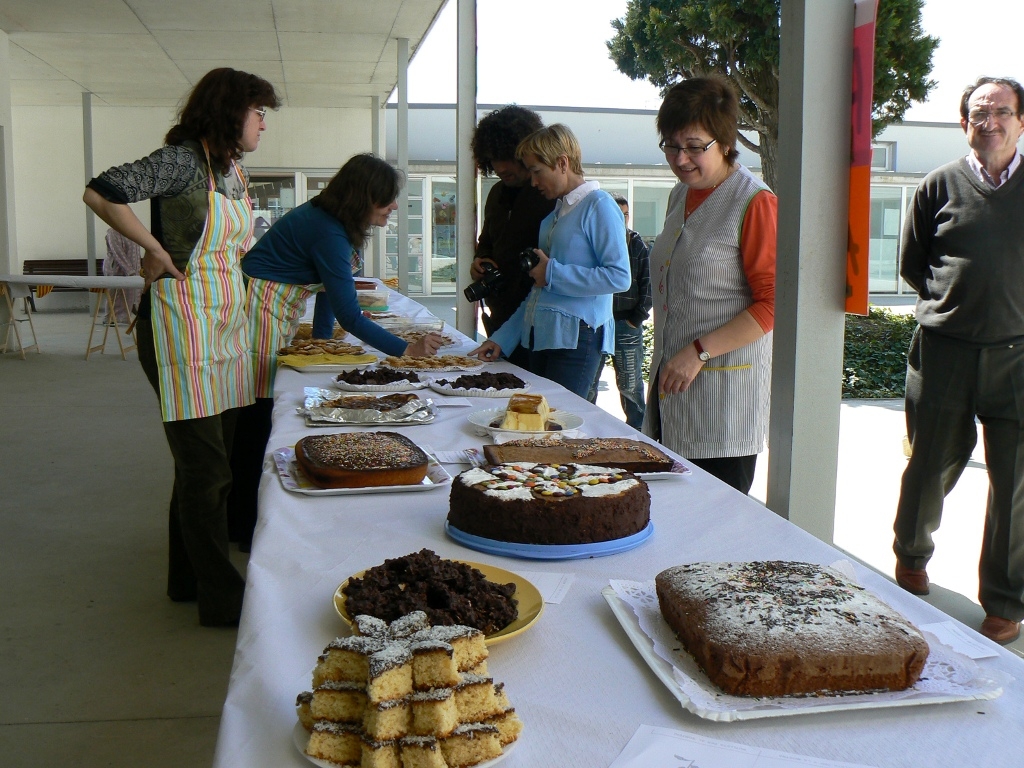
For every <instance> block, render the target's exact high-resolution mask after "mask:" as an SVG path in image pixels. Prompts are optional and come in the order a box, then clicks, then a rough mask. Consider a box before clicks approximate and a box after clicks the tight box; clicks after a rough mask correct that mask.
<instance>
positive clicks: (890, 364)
mask: <svg viewBox="0 0 1024 768" xmlns="http://www.w3.org/2000/svg"><path fill="white" fill-rule="evenodd" d="M915 327H917V321H916V320H915V319H914V315H913V314H912V313H910V314H900V313H897V312H891V311H890V310H888V309H882V308H880V307H871V309H869V310H868V316H867V317H862V316H860V315H847V316H846V338H845V340H844V343H843V397H858V398H891V397H903V394H904V388H905V385H906V377H907V350H908V349H909V348H910V337H911V336H913V335H914V328H915Z"/></svg>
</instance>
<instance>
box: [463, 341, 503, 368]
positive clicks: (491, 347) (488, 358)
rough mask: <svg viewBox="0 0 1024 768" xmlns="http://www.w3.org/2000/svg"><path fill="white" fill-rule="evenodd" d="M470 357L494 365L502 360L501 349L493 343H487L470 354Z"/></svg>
mask: <svg viewBox="0 0 1024 768" xmlns="http://www.w3.org/2000/svg"><path fill="white" fill-rule="evenodd" d="M469 356H470V357H475V358H477V359H479V360H483V361H484V362H485V363H493V362H494V361H495V360H499V359H501V347H499V346H498V345H497V344H495V343H494V342H493V341H485V342H484V343H483V344H481V345H480V346H479V347H477V348H476V349H474V350H473V351H472V352H470V353H469Z"/></svg>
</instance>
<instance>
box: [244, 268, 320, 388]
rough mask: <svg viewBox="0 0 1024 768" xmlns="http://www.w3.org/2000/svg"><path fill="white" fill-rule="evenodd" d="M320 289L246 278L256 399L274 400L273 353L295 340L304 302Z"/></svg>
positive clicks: (274, 356)
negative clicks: (270, 398) (247, 281)
mask: <svg viewBox="0 0 1024 768" xmlns="http://www.w3.org/2000/svg"><path fill="white" fill-rule="evenodd" d="M322 289H323V286H322V285H320V284H315V285H290V284H288V283H278V282H275V281H273V280H261V279H259V278H257V277H254V278H250V280H249V287H248V291H247V296H246V306H247V311H248V313H249V343H250V352H249V354H250V355H251V356H252V370H253V382H254V383H255V387H256V397H273V396H274V377H275V376H276V375H277V350H279V349H280V348H281V347H284V346H286V345H287V344H288V343H289V342H290V341H291V340H292V338H293V337H294V336H295V332H296V331H297V330H298V328H299V319H300V318H301V317H302V313H303V312H304V311H305V309H306V300H307V299H308V298H309V297H310V296H312V295H313V294H315V293H317V292H319V291H320V290H322Z"/></svg>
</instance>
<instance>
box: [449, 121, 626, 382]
mask: <svg viewBox="0 0 1024 768" xmlns="http://www.w3.org/2000/svg"><path fill="white" fill-rule="evenodd" d="M516 157H518V158H519V159H520V160H522V161H523V164H524V165H525V166H526V168H527V170H528V171H529V172H530V183H531V184H533V186H534V187H536V188H537V190H538V191H540V193H541V194H542V195H543V196H544V197H545V198H547V199H548V200H555V201H557V202H556V203H555V210H554V211H552V212H551V213H550V214H549V215H548V216H546V217H545V218H544V220H543V221H542V222H541V225H540V233H539V235H540V246H539V247H538V248H535V249H534V256H535V259H536V262H537V263H536V265H535V266H534V267H533V268H532V269H531V270H530V271H529V275H530V278H531V279H532V280H533V282H534V285H533V288H532V289H531V290H530V294H529V296H527V298H526V299H525V300H524V301H523V302H522V303H521V304H520V305H519V308H518V309H516V311H515V312H514V313H513V314H512V316H511V317H509V319H508V320H506V321H505V322H504V323H503V324H502V325H501V326H500V327H499V328H498V329H497V330H496V331H494V333H492V334H491V335H490V337H489V338H488V340H487V341H485V342H484V343H483V344H482V345H480V346H479V347H477V348H476V349H475V350H473V351H472V352H470V353H469V354H471V355H475V356H477V357H479V358H480V359H481V360H485V361H490V360H496V359H498V357H499V356H500V355H501V353H502V351H503V350H510V349H514V348H515V346H516V345H517V344H519V345H522V346H523V347H524V348H526V349H528V350H529V351H530V360H529V370H530V371H532V372H533V373H535V374H537V375H538V376H543V377H544V378H547V379H551V380H552V381H554V382H556V383H558V384H561V385H562V386H563V387H565V388H566V389H568V390H569V391H570V392H574V393H575V394H577V395H579V396H580V397H582V398H588V397H590V395H591V389H592V388H593V384H594V379H595V377H596V376H597V370H598V367H599V366H600V365H601V363H602V362H603V361H604V355H605V354H611V353H612V351H613V350H614V345H615V321H614V319H613V318H612V294H614V293H616V292H618V291H624V290H626V289H627V288H628V287H629V283H630V277H629V255H628V254H627V253H626V239H625V238H624V237H623V236H622V235H623V219H622V211H620V210H619V207H618V206H617V205H616V204H615V201H614V200H613V199H612V197H611V195H609V194H608V193H607V192H605V191H604V190H602V189H600V187H599V185H598V183H597V182H596V181H587V180H586V179H585V178H584V177H583V160H582V154H581V152H580V145H579V142H577V140H576V137H575V136H574V135H573V133H572V131H570V130H569V129H568V128H567V127H566V126H564V125H561V124H559V123H556V124H555V125H552V126H549V127H547V128H541V129H540V130H538V131H535V132H534V133H532V134H530V135H529V136H527V137H526V138H525V139H524V140H523V141H522V143H521V144H520V145H519V147H518V148H517V149H516Z"/></svg>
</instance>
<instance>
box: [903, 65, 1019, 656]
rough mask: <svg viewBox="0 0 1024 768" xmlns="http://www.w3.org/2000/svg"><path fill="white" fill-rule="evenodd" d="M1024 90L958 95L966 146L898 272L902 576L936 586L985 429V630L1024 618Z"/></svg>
mask: <svg viewBox="0 0 1024 768" xmlns="http://www.w3.org/2000/svg"><path fill="white" fill-rule="evenodd" d="M1022 108H1024V88H1022V87H1021V85H1020V84H1019V83H1018V82H1016V81H1015V80H1010V79H1003V78H987V77H985V78H981V79H979V80H978V81H977V82H976V83H974V84H973V85H971V86H969V87H968V88H967V89H966V90H965V91H964V94H963V98H962V99H961V103H960V116H961V120H960V124H961V126H962V127H963V129H964V132H965V133H966V134H967V143H968V144H969V145H970V147H971V151H970V153H969V154H968V155H967V156H966V157H964V158H961V159H959V160H957V161H955V162H953V163H950V164H948V165H945V166H942V167H941V168H938V169H937V170H935V171H933V172H932V173H930V174H929V175H928V176H927V177H926V178H925V179H924V181H923V182H922V183H921V185H920V187H918V189H917V191H916V192H915V193H914V199H913V202H912V204H911V209H910V213H909V216H908V219H907V223H906V227H905V229H904V232H903V249H902V257H901V266H900V274H901V275H902V276H903V278H904V279H905V280H906V281H907V282H908V283H909V284H910V285H911V286H913V288H914V290H915V291H917V294H918V300H917V310H916V313H917V321H918V324H919V325H918V328H917V330H916V332H915V334H914V338H913V341H912V342H911V346H910V352H909V355H908V361H907V394H906V413H907V430H908V435H909V436H910V441H911V446H912V455H911V457H910V461H909V463H908V464H907V469H906V471H905V472H904V474H903V483H902V489H901V492H900V501H899V507H898V508H897V512H896V523H895V525H894V526H893V529H894V531H895V533H896V540H895V544H894V545H893V549H894V550H895V552H896V558H897V564H896V581H897V583H899V585H900V586H901V587H903V588H904V589H906V590H907V591H909V592H912V593H914V594H927V593H928V574H927V572H926V571H925V567H926V565H927V563H928V559H929V558H930V557H931V556H932V553H933V552H934V549H935V547H934V543H933V541H932V534H933V533H934V531H935V530H936V529H937V528H938V527H939V522H940V519H941V516H942V503H943V499H944V498H945V496H946V494H947V493H949V491H950V490H952V488H953V486H954V485H955V484H956V481H957V480H958V479H959V477H960V474H961V473H962V472H963V470H964V467H965V466H966V465H967V462H968V460H969V459H970V457H971V452H972V450H973V449H974V446H975V443H976V442H977V428H976V426H975V417H977V418H978V419H979V420H980V421H981V424H982V428H983V434H984V441H985V457H986V463H987V464H988V474H989V482H990V491H989V497H988V508H987V511H986V517H985V532H984V538H983V542H982V550H981V563H980V565H979V581H980V589H979V598H980V601H981V605H982V607H983V608H984V609H985V614H986V617H985V620H984V622H983V623H982V625H981V632H982V634H984V635H986V636H987V637H989V638H991V639H992V640H994V641H996V642H998V643H1004V644H1005V643H1010V642H1013V641H1014V640H1015V639H1016V638H1017V637H1018V636H1019V634H1020V622H1021V620H1022V619H1024V170H1022V169H1021V167H1020V166H1021V155H1020V154H1019V153H1018V151H1017V140H1018V139H1019V138H1020V136H1021V134H1022V133H1024V119H1022V116H1021V110H1022Z"/></svg>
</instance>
